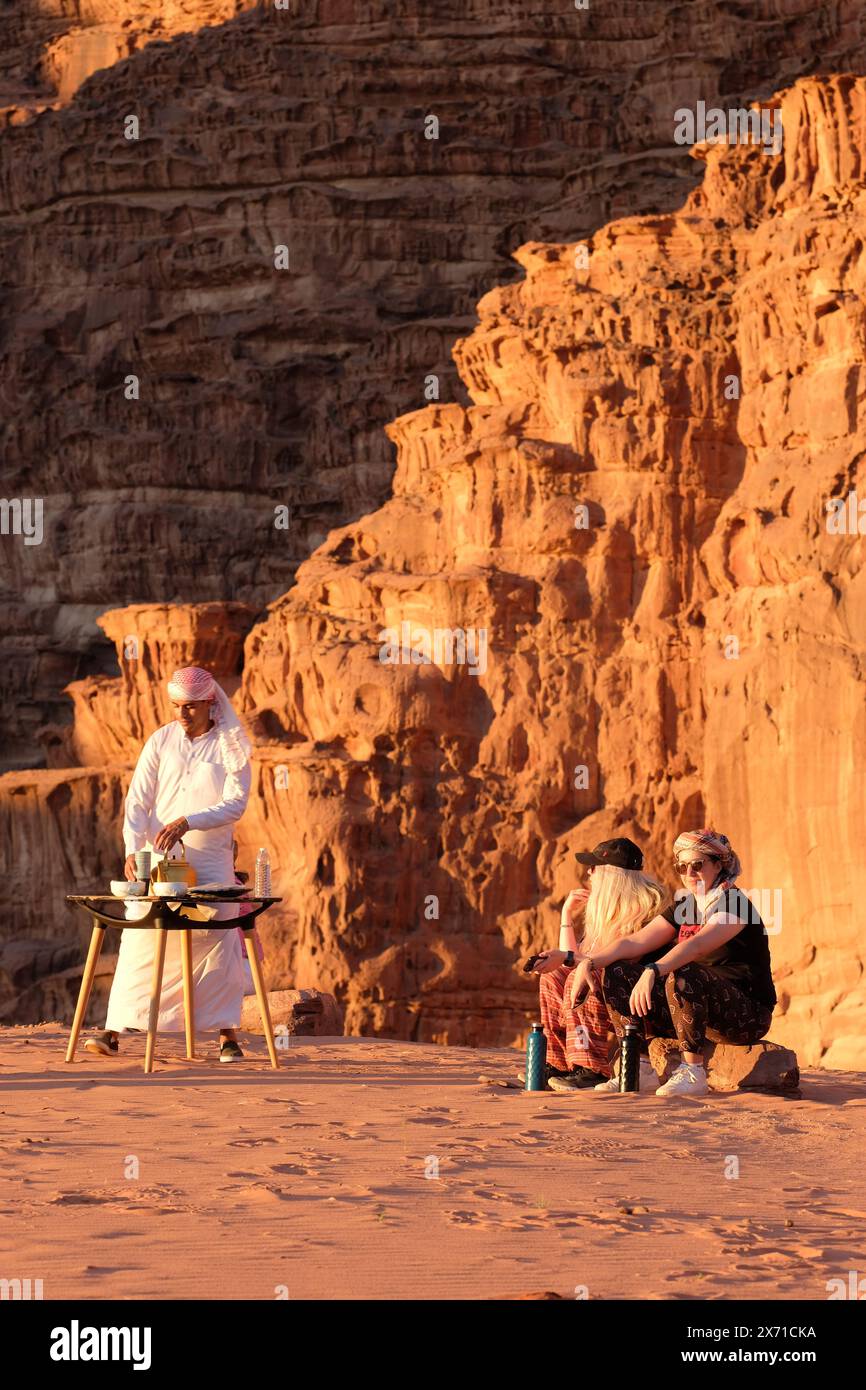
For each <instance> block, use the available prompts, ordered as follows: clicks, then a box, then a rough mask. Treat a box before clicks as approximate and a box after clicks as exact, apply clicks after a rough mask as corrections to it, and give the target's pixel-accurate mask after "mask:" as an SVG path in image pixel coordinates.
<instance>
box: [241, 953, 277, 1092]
mask: <svg viewBox="0 0 866 1390" xmlns="http://www.w3.org/2000/svg"><path fill="white" fill-rule="evenodd" d="M254 930H255V929H254V928H252V927H250V928H249V930H248V931H245V932H244V940H245V941H246V943H247V960H248V961H249V963H250V973H251V975H252V977H253V984H254V985H255V987H256V998H257V999H258V1001H259V1013H260V1014H261V1017H262V1026H263V1027H264V1030H265V1037H266V1038H267V1040H268V1052H269V1053H270V1055H271V1066H272V1067H273V1068H274V1070H276V1069H277V1068H278V1067H279V1065H280V1063H279V1058H278V1057H277V1045H276V1043H275V1042H274V1030H273V1027H272V1025H271V1011H270V1008H269V1007H268V996H267V993H266V991H265V982H264V980H263V979H262V967H261V965H260V964H259V958H258V955H257V954H256V943H255V941H254V939H253V937H254Z"/></svg>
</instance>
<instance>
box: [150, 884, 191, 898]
mask: <svg viewBox="0 0 866 1390" xmlns="http://www.w3.org/2000/svg"><path fill="white" fill-rule="evenodd" d="M153 891H154V893H155V894H156V896H157V897H158V898H185V897H186V895H187V893H188V892H189V884H188V883H154V884H153Z"/></svg>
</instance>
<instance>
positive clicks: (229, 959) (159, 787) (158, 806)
mask: <svg viewBox="0 0 866 1390" xmlns="http://www.w3.org/2000/svg"><path fill="white" fill-rule="evenodd" d="M168 693H169V697H170V699H171V702H172V705H173V707H174V710H175V718H174V720H173V721H172V722H171V723H170V724H164V725H163V726H162V728H160V729H157V731H156V733H154V734H151V736H150V738H149V739H148V740H147V742H146V743H145V745H144V748H143V749H142V751H141V756H140V757H139V759H138V763H137V764H136V768H135V772H134V773H133V777H132V781H131V783H130V786H129V791H128V793H127V797H126V814H125V817H124V823H123V838H124V842H125V847H126V865H125V874H126V877H127V879H129V880H133V879H134V878H135V877H136V873H135V853H136V851H137V850H141V849H150V850H152V851H154V852H155V853H157V854H165V853H167V852H168V851H169V850H171V849H172V848H173V846H174V845H176V844H177V843H178V841H179V840H181V839H182V840H183V847H184V850H185V853H186V858H187V860H188V862H189V863H190V864H191V865H192V867H193V868H194V869H195V871H196V878H197V882H198V883H213V882H219V883H225V884H229V883H234V881H235V880H234V862H233V854H232V841H233V827H234V824H235V822H236V821H237V820H239V819H240V817H241V816H242V815H243V813H244V810H245V808H246V804H247V799H248V797H249V793H250V781H251V771H250V764H249V752H250V744H249V740H248V738H247V736H246V734H245V733H244V731H243V728H242V726H241V724H240V721H239V720H238V718H237V715H236V714H235V712H234V710H233V709H232V706H231V703H230V701H229V699H228V697H227V695H226V694H225V691H223V690H222V688H221V687H220V686H219V685H218V684H217V683H216V681H215V680H214V678H213V676H211V675H210V673H209V672H208V671H204V670H202V668H201V667H199V666H187V667H184V668H183V669H182V670H180V671H175V673H174V675H173V677H172V679H171V681H170V682H169V684H168ZM147 910H148V908H147V905H146V904H144V903H135V902H134V901H127V903H126V905H125V912H126V917H127V919H128V920H130V921H132V920H134V919H135V918H136V917H143V916H144V915H145V914H146V912H147ZM237 913H238V909H237V905H236V904H233V903H226V904H225V905H221V906H220V907H219V908H218V910H217V913H216V916H217V917H218V918H219V919H220V920H227V919H233V918H235V917H236V916H237ZM154 945H155V940H154V933H153V930H152V929H149V928H145V927H138V928H130V929H129V930H127V931H124V932H123V933H122V934H121V942H120V955H119V957H118V961H117V970H116V972H115V975H114V980H113V982H112V986H111V995H110V997H109V1001H108V1015H107V1017H106V1021H105V1031H104V1032H103V1033H101V1034H98V1035H97V1036H96V1037H93V1038H89V1039H88V1040H87V1042H86V1043H85V1047H86V1048H88V1049H89V1050H90V1051H94V1052H99V1053H102V1054H103V1055H106V1056H115V1055H116V1054H117V1052H118V1050H119V1046H118V1034H119V1033H121V1032H124V1031H143V1030H145V1029H146V1028H147V1021H148V1014H149V1010H150V992H151V988H152V980H153V959H154ZM192 957H193V988H194V991H195V992H194V999H195V1018H196V1029H197V1030H198V1029H200V1030H201V1031H202V1032H207V1031H209V1030H216V1029H219V1030H220V1061H221V1062H232V1061H236V1060H237V1059H238V1058H240V1057H242V1056H243V1053H242V1052H241V1049H240V1047H239V1046H238V1043H237V1039H236V1037H235V1029H236V1028H237V1027H238V1025H239V1024H240V1016H241V1003H242V1000H243V994H244V974H243V964H242V954H241V945H240V938H239V936H238V933H237V932H236V931H227V930H225V929H223V930H220V931H212V930H207V929H205V930H194V931H193V935H192ZM158 1028H159V1031H160V1032H166V1033H177V1032H183V1028H184V1012H183V971H182V965H181V955H180V933H179V932H177V931H170V932H168V934H167V941H166V953H165V971H164V975H163V983H162V996H161V1004H160V1013H159V1023H158Z"/></svg>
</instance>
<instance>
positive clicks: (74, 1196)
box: [48, 1192, 115, 1207]
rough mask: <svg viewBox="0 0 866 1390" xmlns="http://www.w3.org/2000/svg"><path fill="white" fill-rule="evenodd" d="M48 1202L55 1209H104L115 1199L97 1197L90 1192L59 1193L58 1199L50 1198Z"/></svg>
mask: <svg viewBox="0 0 866 1390" xmlns="http://www.w3.org/2000/svg"><path fill="white" fill-rule="evenodd" d="M48 1200H49V1202H50V1204H51V1205H52V1206H53V1207H104V1206H105V1205H106V1204H107V1203H109V1202H113V1201H114V1200H115V1199H114V1198H113V1197H97V1196H95V1195H94V1194H93V1193H90V1192H58V1194H57V1196H56V1197H49V1199H48Z"/></svg>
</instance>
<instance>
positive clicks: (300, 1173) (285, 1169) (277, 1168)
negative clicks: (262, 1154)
mask: <svg viewBox="0 0 866 1390" xmlns="http://www.w3.org/2000/svg"><path fill="white" fill-rule="evenodd" d="M268 1171H269V1172H271V1173H293V1174H295V1175H296V1176H297V1177H301V1178H302V1177H305V1176H306V1175H307V1174H308V1173H312V1171H313V1170H312V1169H311V1168H304V1167H302V1165H301V1164H300V1163H274V1164H272V1166H271V1167H270V1169H269V1170H268Z"/></svg>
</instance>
